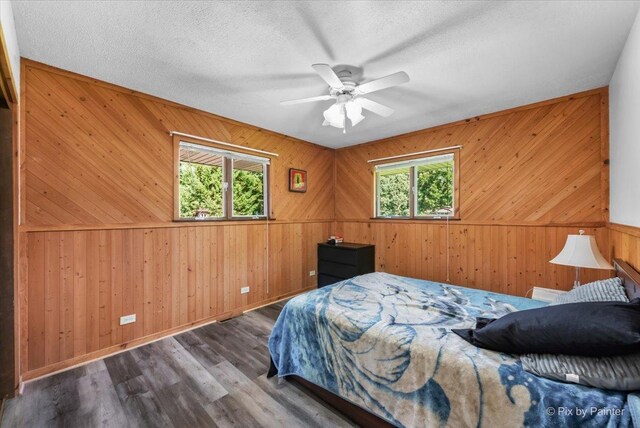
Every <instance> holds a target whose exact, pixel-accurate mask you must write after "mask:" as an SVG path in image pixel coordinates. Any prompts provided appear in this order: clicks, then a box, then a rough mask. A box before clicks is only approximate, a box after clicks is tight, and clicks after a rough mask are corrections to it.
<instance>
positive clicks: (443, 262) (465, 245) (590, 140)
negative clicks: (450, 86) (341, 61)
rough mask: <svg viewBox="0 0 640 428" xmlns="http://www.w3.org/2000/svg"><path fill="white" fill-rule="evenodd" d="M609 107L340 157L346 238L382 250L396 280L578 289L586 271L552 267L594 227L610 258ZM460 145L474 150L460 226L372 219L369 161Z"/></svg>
mask: <svg viewBox="0 0 640 428" xmlns="http://www.w3.org/2000/svg"><path fill="white" fill-rule="evenodd" d="M607 109H608V105H607V89H606V88H603V89H598V90H593V91H588V92H584V93H580V94H575V95H572V96H567V97H562V98H558V99H555V100H549V101H545V102H542V103H537V104H534V105H530V106H523V107H520V108H515V109H511V110H508V111H504V112H499V113H494V114H489V115H486V116H481V117H477V118H473V119H469V120H465V121H461V122H458V123H454V124H450V125H444V126H439V127H436V128H432V129H427V130H424V131H418V132H414V133H410V134H406V135H401V136H398V137H392V138H388V139H385V140H381V141H377V142H372V143H366V144H363V145H359V146H354V147H348V148H344V149H339V150H337V152H336V177H337V178H336V221H337V227H336V228H337V231H338V232H340V233H342V234H343V236H344V238H345V240H347V241H363V242H372V243H375V244H376V258H377V268H378V269H380V270H385V271H387V272H392V273H397V274H401V275H406V276H412V277H418V278H425V279H431V280H436V281H447V280H448V281H450V282H451V283H454V284H462V285H468V286H471V287H475V288H481V289H485V290H491V291H497V292H504V293H509V294H515V295H520V296H524V295H526V294H527V293H530V290H531V289H532V288H533V287H534V286H542V287H548V288H557V289H567V288H568V287H570V286H571V285H572V283H573V275H574V271H573V270H572V269H571V268H568V267H562V266H556V265H552V264H550V263H548V260H550V259H551V258H553V257H554V256H555V255H556V254H557V253H558V252H559V251H560V249H561V248H562V247H563V245H564V242H565V240H566V236H567V235H568V234H570V233H577V231H578V230H579V229H580V228H582V229H585V230H586V231H587V233H591V234H595V235H596V238H597V241H598V245H599V247H600V248H601V249H602V251H603V252H604V253H607V251H608V248H609V234H608V230H607V227H606V226H607V223H606V220H607V219H608V187H607V186H606V185H603V183H602V178H601V176H602V174H603V170H604V171H606V167H607V164H608V159H606V158H607V153H608V150H607V148H608V130H607V129H606V128H607V126H606V116H605V118H604V119H603V116H604V115H606V111H607ZM455 145H462V146H463V148H462V150H460V157H461V159H460V177H461V178H460V180H461V183H460V200H459V201H458V203H459V205H458V206H459V208H460V217H461V220H460V221H451V222H450V223H449V225H448V226H447V224H446V223H445V222H442V221H428V220H427V221H425V220H423V221H406V220H385V219H372V218H371V217H372V216H373V199H372V197H373V167H372V165H371V164H369V163H367V160H369V159H378V158H382V157H386V156H393V155H398V154H402V153H413V152H418V151H422V150H429V149H437V148H444V147H450V146H455ZM604 175H606V173H605V174H604ZM582 275H583V280H591V279H595V278H601V277H606V276H609V275H610V272H607V271H595V270H584V272H583V274H582ZM529 295H530V294H529Z"/></svg>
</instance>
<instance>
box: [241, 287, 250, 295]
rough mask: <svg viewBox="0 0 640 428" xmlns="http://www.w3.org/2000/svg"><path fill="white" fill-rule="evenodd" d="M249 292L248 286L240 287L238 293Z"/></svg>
mask: <svg viewBox="0 0 640 428" xmlns="http://www.w3.org/2000/svg"><path fill="white" fill-rule="evenodd" d="M248 292H249V287H242V288H241V289H240V294H247V293H248Z"/></svg>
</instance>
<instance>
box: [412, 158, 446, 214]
mask: <svg viewBox="0 0 640 428" xmlns="http://www.w3.org/2000/svg"><path fill="white" fill-rule="evenodd" d="M416 175H417V177H416V184H417V201H416V202H417V204H416V209H417V212H416V215H419V216H453V159H450V160H445V161H442V162H438V163H430V164H428V165H419V166H417V167H416Z"/></svg>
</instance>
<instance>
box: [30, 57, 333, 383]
mask: <svg viewBox="0 0 640 428" xmlns="http://www.w3.org/2000/svg"><path fill="white" fill-rule="evenodd" d="M23 76H24V77H23V80H22V82H23V88H22V91H23V92H22V93H23V97H22V101H23V105H22V108H23V110H22V116H21V117H22V121H21V125H22V128H21V129H23V135H22V139H21V143H22V144H21V150H22V151H23V153H24V158H23V159H24V163H23V164H21V172H23V173H24V174H23V175H22V174H21V175H20V178H21V183H22V186H23V189H24V191H23V192H22V193H21V198H23V199H21V202H22V203H21V209H22V211H21V213H22V216H23V217H21V218H22V222H21V226H20V232H21V251H22V256H21V265H23V266H24V275H21V278H22V282H21V289H22V290H23V292H24V301H23V308H24V311H23V323H22V326H23V330H22V334H21V348H22V350H23V353H22V363H21V366H22V367H21V371H22V373H23V377H24V378H25V379H28V378H33V377H35V376H39V375H43V374H46V373H49V372H51V371H54V370H59V369H62V368H65V367H68V366H70V365H73V364H77V363H80V362H83V361H86V360H88V359H91V358H95V357H99V356H104V355H107V354H109V353H111V352H115V351H117V350H119V349H122V348H124V347H128V346H133V345H136V344H141V343H144V342H145V341H148V340H152V339H155V338H158V337H161V336H162V335H165V334H169V333H171V332H177V331H180V330H181V329H184V328H186V327H190V326H193V325H197V324H201V323H204V322H207V321H212V320H215V319H223V318H228V317H230V316H234V315H237V314H238V313H240V312H241V311H242V310H245V309H247V308H251V307H256V306H260V305H263V304H265V303H268V302H271V301H274V300H276V299H278V298H281V297H283V296H290V295H293V294H296V293H299V292H301V291H304V290H308V289H310V288H313V287H315V286H316V277H309V271H310V270H315V269H316V247H315V245H316V243H317V242H319V241H322V240H324V239H326V237H327V236H328V235H330V234H331V233H332V229H333V227H332V226H333V223H332V222H333V218H334V191H333V185H334V173H333V166H334V151H333V150H331V149H327V148H323V147H320V146H316V145H313V144H310V143H306V142H303V141H299V140H296V139H293V138H289V137H286V136H283V135H279V134H276V133H274V132H270V131H265V130H262V129H259V128H256V127H253V126H250V125H246V124H242V123H239V122H236V121H233V120H229V119H225V118H221V117H218V116H215V115H212V114H208V113H204V112H201V111H197V110H195V109H191V108H188V107H184V106H181V105H178V104H175V103H172V102H169V101H165V100H160V99H158V98H155V97H152V96H148V95H145V94H140V93H137V92H134V91H130V90H127V89H124V88H120V87H117V86H114V85H110V84H108V83H104V82H99V81H96V80H93V79H90V78H87V77H84V76H79V75H76V74H72V73H68V72H65V71H63V70H59V69H55V68H52V67H49V66H45V65H42V64H38V63H35V62H32V61H28V60H25V61H24V63H23ZM213 96H215V95H213ZM172 130H176V131H181V132H185V133H188V134H195V135H201V136H204V137H208V138H213V139H217V140H221V141H225V142H229V143H232V144H237V145H240V146H246V147H252V148H257V149H262V150H267V151H270V152H276V153H278V154H279V155H280V156H279V157H277V158H275V159H273V161H272V165H271V171H270V174H271V186H270V197H271V208H272V209H271V217H272V218H276V219H277V220H276V221H270V222H268V223H267V222H265V221H235V222H224V223H219V222H173V221H172V220H173V200H174V199H173V191H174V190H173V139H172V137H171V136H170V135H169V131H172ZM289 168H302V169H305V170H307V171H308V174H309V188H308V191H307V193H304V194H300V193H290V192H289V191H288V170H289ZM245 286H249V287H250V288H251V291H250V292H249V293H248V294H240V288H241V287H245ZM132 313H135V314H136V316H137V321H136V322H135V323H133V324H129V325H125V326H120V325H119V318H120V316H122V315H127V314H132Z"/></svg>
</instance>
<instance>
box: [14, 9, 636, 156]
mask: <svg viewBox="0 0 640 428" xmlns="http://www.w3.org/2000/svg"><path fill="white" fill-rule="evenodd" d="M639 6H640V3H638V2H608V1H603V2H597V1H588V2H579V1H568V2H559V1H556V2H537V1H532V2H529V1H526V2H491V3H489V2H411V1H404V2H402V1H368V2H364V1H353V2H346V1H332V2H330V1H313V2H294V1H283V2H269V1H249V2H230V1H225V2H179V1H158V2H153V1H145V2H137V1H128V2H124V1H122V2H119V1H94V2H63V1H43V2H39V1H17V0H13V9H14V14H15V21H16V28H17V33H18V41H19V45H20V51H21V53H22V55H23V56H24V57H27V58H31V59H34V60H37V61H41V62H44V63H47V64H51V65H54V66H57V67H61V68H64V69H67V70H71V71H75V72H77V73H81V74H85V75H88V76H91V77H95V78H98V79H102V80H106V81H108V82H112V83H116V84H118V85H122V86H125V87H128V88H131V89H135V90H138V91H142V92H146V93H149V94H153V95H157V96H159V97H162V98H166V99H169V100H173V101H177V102H180V103H183V104H186V105H189V106H192V107H196V108H199V109H202V110H206V111H209V112H212V113H216V114H219V115H222V116H226V117H230V118H233V119H236V120H240V121H243V122H247V123H250V124H253V125H257V126H259V127H262V128H266V129H271V130H274V131H277V132H281V133H283V134H287V135H291V136H294V137H298V138H301V139H303V140H307V141H311V142H314V143H318V144H322V145H325V146H329V147H343V146H348V145H352V144H357V143H362V142H366V141H372V140H376V139H380V138H384V137H388V136H392V135H397V134H401V133H405V132H409V131H413V130H418V129H423V128H427V127H431V126H434V125H438V124H443V123H448V122H452V121H455V120H459V119H464V118H468V117H472V116H476V115H479V114H483V113H489V112H493V111H498V110H502V109H505V108H509V107H514V106H518V105H522V104H527V103H531V102H535V101H540V100H544V99H548V98H553V97H556V96H561V95H566V94H570V93H574V92H578V91H582V90H586V89H591V88H595V87H600V86H604V85H607V84H608V83H609V80H610V78H611V75H612V73H613V70H614V67H615V64H616V61H617V59H618V56H619V54H620V52H621V50H622V47H623V45H624V42H625V40H626V37H627V34H628V32H629V29H630V27H631V25H632V23H633V20H634V18H635V15H636V13H637V10H638V7H639ZM314 63H328V64H330V65H332V66H334V65H338V64H350V65H354V66H359V67H362V68H363V70H364V75H363V80H364V81H366V80H372V79H376V78H379V77H383V76H385V75H388V74H391V73H394V72H396V71H401V70H404V71H406V72H407V73H408V74H409V76H410V77H411V82H409V83H407V84H405V85H403V86H402V87H397V88H392V89H388V90H384V91H381V92H378V93H375V94H371V95H369V96H368V97H369V98H371V99H373V100H375V101H378V102H381V103H384V104H386V105H388V106H390V107H392V108H394V109H395V110H396V112H395V114H393V115H392V116H391V117H389V118H386V119H384V118H382V117H378V116H376V115H374V114H373V113H369V112H364V114H365V116H366V119H365V120H364V121H362V122H361V123H360V124H359V125H358V126H357V127H355V128H353V129H349V130H348V132H347V134H345V135H343V134H342V132H341V130H339V129H336V128H332V127H322V126H321V124H322V120H323V118H322V111H323V110H325V109H326V108H328V107H329V106H330V105H331V101H323V102H318V103H315V104H304V105H297V106H291V107H282V106H280V105H279V101H280V100H288V99H292V98H301V97H310V96H315V95H322V94H325V93H326V92H327V90H328V88H327V86H326V84H325V83H324V82H323V81H322V80H321V79H320V78H319V77H318V76H317V75H316V74H315V73H314V71H313V70H312V69H311V64H314Z"/></svg>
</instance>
